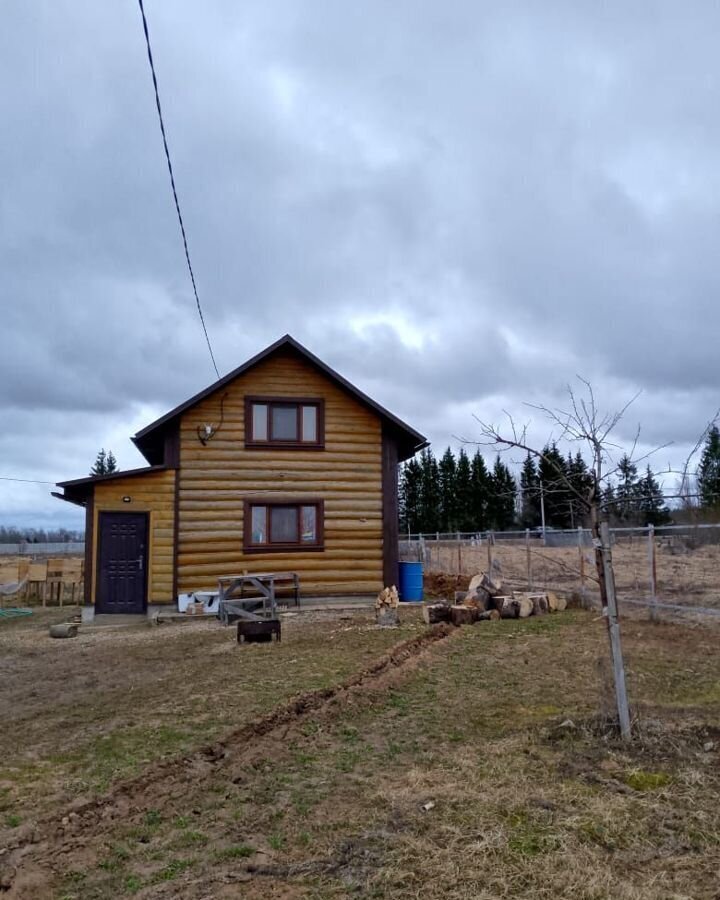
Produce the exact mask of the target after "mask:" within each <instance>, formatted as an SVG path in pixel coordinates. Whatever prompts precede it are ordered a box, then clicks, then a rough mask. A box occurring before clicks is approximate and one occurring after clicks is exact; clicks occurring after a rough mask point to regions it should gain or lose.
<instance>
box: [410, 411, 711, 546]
mask: <svg viewBox="0 0 720 900" xmlns="http://www.w3.org/2000/svg"><path fill="white" fill-rule="evenodd" d="M711 438H712V442H713V447H715V446H716V450H713V454H714V455H712V459H713V460H714V461H715V462H714V464H712V463H711V461H710V460H708V461H707V462H706V463H705V464H703V461H702V460H701V465H700V470H699V472H701V471H705V472H706V474H705V476H704V480H701V478H700V474H699V475H698V483H699V485H707V490H706V493H707V495H708V498H709V497H710V494H711V493H713V492H714V494H713V496H717V497H718V498H720V432H717V429H716V430H715V432H714V433H713V432H710V435H709V437H708V442H709V443H710V441H711ZM704 458H705V456H703V459H704ZM713 479H715V480H714V481H713ZM591 487H592V473H591V472H590V471H589V470H588V467H587V464H586V462H585V460H584V459H583V457H582V454H580V453H576V454H575V455H573V454H568V455H567V456H564V455H563V454H562V453H561V452H560V450H559V449H558V447H557V445H556V444H549V445H547V446H546V447H545V448H544V449H543V452H542V456H541V457H540V458H539V459H536V458H535V457H533V456H531V455H530V454H528V455H527V457H526V458H525V460H524V462H523V464H522V466H521V469H520V472H519V474H518V477H517V478H516V477H515V475H513V473H512V472H511V471H510V469H509V468H508V466H507V465H505V463H504V462H503V461H502V459H501V458H500V456H497V457H496V458H495V460H494V462H493V464H492V467H488V465H487V463H486V462H485V459H484V457H483V456H482V454H481V453H480V451H479V450H477V451H476V452H475V454H474V455H473V456H472V457H470V456H468V454H467V453H466V451H465V450H464V449H462V448H461V449H460V451H459V453H458V454H457V455H455V454H454V453H453V451H452V450H451V449H450V448H449V447H448V448H447V450H445V452H444V453H443V455H442V456H441V457H440V459H439V460H438V459H436V457H435V455H434V454H433V451H432V450H431V449H430V448H428V449H426V450H423V451H422V453H420V454H419V455H418V456H416V457H414V458H413V459H411V460H409V461H408V462H407V463H405V464H404V465H403V466H402V468H401V471H400V483H399V499H400V530H401V533H404V534H418V533H421V534H422V533H427V534H431V533H433V532H444V533H452V532H458V531H460V532H471V531H503V530H508V529H512V528H539V527H541V526H542V524H543V513H544V524H545V527H546V528H577V527H579V526H583V527H586V526H587V525H588V522H587V521H585V518H586V517H585V513H584V511H583V505H582V503H581V501H580V500H579V498H578V497H577V494H581V495H583V496H587V494H588V491H589V490H590V489H591ZM602 500H603V503H604V504H605V505H606V507H607V510H608V515H609V518H610V522H611V524H613V525H616V526H623V525H625V526H644V525H666V524H668V523H669V522H670V521H671V514H670V510H669V509H668V507H667V504H666V502H665V498H664V496H663V492H662V488H661V487H660V484H659V482H658V479H657V477H656V475H655V473H654V472H653V471H652V470H651V468H650V467H649V466H647V467H646V468H645V470H644V471H643V472H642V473H639V472H638V468H637V466H636V465H635V463H633V462H632V460H631V459H630V457H628V456H627V455H625V456H623V457H622V459H621V460H620V462H619V463H618V468H617V475H616V477H615V478H614V479H613V480H611V482H610V483H609V484H608V486H607V487H606V489H605V491H604V492H603V497H602Z"/></svg>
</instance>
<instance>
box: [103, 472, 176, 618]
mask: <svg viewBox="0 0 720 900" xmlns="http://www.w3.org/2000/svg"><path fill="white" fill-rule="evenodd" d="M123 497H130V498H131V500H130V503H124V502H123V499H122V498H123ZM107 511H114V512H148V513H149V514H150V516H149V519H150V521H149V528H150V534H149V536H148V543H149V546H148V566H149V568H148V603H170V602H173V600H174V597H173V549H174V536H175V472H174V471H173V470H172V469H170V470H168V471H166V472H147V473H144V474H142V475H138V476H135V477H132V476H131V477H129V478H117V479H114V480H112V481H100V482H98V483H97V484H96V485H95V501H94V527H93V531H92V533H93V552H92V566H93V573H92V593H91V597H92V598H93V602H95V586H96V584H97V572H96V568H97V540H98V537H97V536H98V533H99V530H98V515H99V513H101V512H107Z"/></svg>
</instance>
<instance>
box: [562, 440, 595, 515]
mask: <svg viewBox="0 0 720 900" xmlns="http://www.w3.org/2000/svg"><path fill="white" fill-rule="evenodd" d="M567 473H568V479H569V481H570V484H571V486H572V487H573V489H574V490H575V491H577V493H578V494H580V495H581V496H582V497H589V496H590V490H591V488H592V485H593V476H592V473H591V472H590V471H589V470H588V467H587V463H586V462H585V460H584V459H583V456H582V454H581V453H580V451H578V452H577V453H576V454H575V456H570V455H568V461H567ZM570 512H571V518H572V521H571V523H570V526H571V528H578V527H580V526H581V525H583V524H584V523H583V519H584V517H585V507H584V505H583V503H582V501H581V500H580V499H579V498H578V497H577V496H576V495H575V494H574V493H572V492H571V493H570Z"/></svg>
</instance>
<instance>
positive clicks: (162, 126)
mask: <svg viewBox="0 0 720 900" xmlns="http://www.w3.org/2000/svg"><path fill="white" fill-rule="evenodd" d="M138 3H139V5H140V14H141V15H142V22H143V31H144V32H145V45H146V46H147V55H148V62H149V63H150V72H151V73H152V80H153V87H154V88H155V104H156V106H157V111H158V119H159V120H160V132H161V134H162V140H163V147H164V148H165V159H166V160H167V166H168V172H169V173H170V185H171V187H172V192H173V197H174V199H175V209H176V211H177V217H178V222H179V223H180V233H181V234H182V241H183V247H184V248H185V259H186V260H187V267H188V272H190V281H191V282H192V289H193V293H194V294H195V303H196V304H197V311H198V315H199V316H200V324H201V325H202V329H203V332H204V334H205V340H206V341H207V346H208V350H209V351H210V359H211V360H212V364H213V368H214V369H215V374H216V375H217V377H218V380H219V379H220V372H219V371H218V367H217V363H216V362H215V354H214V353H213V348H212V344H211V343H210V336H209V334H208V330H207V328H206V326H205V317H204V316H203V311H202V307H201V306H200V298H199V296H198V292H197V286H196V284H195V273H194V272H193V267H192V263H191V262H190V251H189V249H188V242H187V235H186V234H185V223H184V222H183V217H182V213H181V212H180V201H179V200H178V195H177V189H176V187H175V176H174V174H173V167H172V162H171V161H170V150H169V149H168V142H167V135H166V134H165V122H164V120H163V114H162V107H161V106H160V93H159V91H158V82H157V75H156V74H155V63H154V62H153V55H152V49H151V47H150V33H149V32H148V24H147V18H146V17H145V7H144V6H143V0H138Z"/></svg>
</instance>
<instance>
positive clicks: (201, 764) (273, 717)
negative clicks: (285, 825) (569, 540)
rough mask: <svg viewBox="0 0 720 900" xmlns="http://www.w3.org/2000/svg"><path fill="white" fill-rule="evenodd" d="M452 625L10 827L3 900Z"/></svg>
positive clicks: (245, 762) (259, 753)
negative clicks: (187, 751) (188, 750)
mask: <svg viewBox="0 0 720 900" xmlns="http://www.w3.org/2000/svg"><path fill="white" fill-rule="evenodd" d="M452 633H453V629H451V628H450V627H449V626H436V627H434V628H432V629H430V630H428V631H427V632H425V633H423V634H420V635H418V636H417V637H414V638H411V639H409V640H406V641H403V642H401V643H399V644H397V645H396V646H395V647H393V648H392V649H391V650H389V651H388V652H387V653H385V654H383V655H382V656H381V657H380V658H379V659H377V660H376V661H375V662H373V663H372V664H371V665H369V666H367V667H366V668H364V669H363V670H362V671H361V672H359V673H357V674H355V675H352V676H351V677H349V678H347V679H345V680H344V681H343V682H341V683H340V684H338V685H336V686H334V687H328V688H324V689H320V690H315V691H308V692H306V693H304V694H301V695H300V696H297V697H294V698H293V699H291V700H290V701H289V702H287V703H284V704H282V705H280V706H279V707H277V708H276V709H274V710H273V711H272V712H270V713H268V714H267V715H265V716H262V717H259V718H257V719H255V720H253V721H251V722H248V723H247V724H245V725H243V726H241V727H240V728H237V729H235V730H234V731H232V732H230V733H229V734H227V735H226V736H225V737H223V738H222V739H220V740H218V741H215V742H213V743H211V744H207V745H205V746H203V747H202V748H200V749H199V750H198V751H197V752H195V753H193V754H191V755H188V756H184V757H180V758H176V759H165V760H161V761H158V762H157V763H155V764H153V765H151V766H149V767H148V768H147V769H146V770H145V771H144V772H143V773H142V774H141V775H139V776H137V777H135V778H132V779H129V780H126V781H123V782H120V783H118V784H117V785H115V786H114V787H113V789H112V790H111V791H109V792H108V793H107V794H105V795H104V796H101V797H97V798H94V799H92V800H90V801H83V800H81V801H79V802H77V803H74V804H71V805H70V806H69V807H68V808H67V809H65V810H63V812H62V813H60V814H58V815H54V816H51V817H49V818H47V819H45V820H44V821H42V822H39V823H38V824H37V825H33V826H26V827H23V828H19V829H16V833H15V834H14V836H13V840H12V841H11V842H9V843H8V844H7V846H5V847H3V848H2V849H0V854H2V855H0V866H2V868H1V869H0V891H1V892H3V893H4V895H5V896H7V898H8V900H25V898H27V900H30V898H33V900H41V898H44V897H48V898H49V897H52V896H54V894H53V887H52V886H53V882H54V878H55V875H56V873H57V871H58V869H61V868H62V867H63V864H64V862H65V861H66V860H67V858H68V857H72V859H73V864H74V865H75V866H78V865H82V866H89V865H91V864H92V863H93V861H95V860H96V859H97V856H98V853H99V852H100V851H101V849H102V847H103V843H104V840H105V838H106V836H107V834H108V832H110V831H112V829H113V828H114V827H115V826H116V825H117V823H118V821H120V820H122V821H123V822H124V823H128V822H133V821H140V820H141V819H142V818H143V816H145V815H147V813H148V811H150V810H152V811H154V812H156V813H158V814H159V815H162V813H163V810H164V808H165V807H166V806H167V805H168V804H173V803H174V802H176V801H177V800H178V799H179V798H181V797H183V796H184V795H185V794H186V793H187V790H188V786H189V785H192V786H193V789H195V790H197V788H198V786H199V785H200V784H202V783H203V782H209V781H212V782H214V783H217V782H218V781H221V782H222V781H233V779H234V778H235V777H237V775H238V774H239V773H241V772H242V770H243V769H245V768H246V767H248V766H252V765H253V761H254V760H255V759H257V758H264V757H266V756H267V755H268V752H269V750H270V749H271V748H272V747H273V746H274V745H275V744H277V743H278V742H287V740H288V739H289V737H290V736H291V735H292V734H293V733H297V732H298V731H299V729H300V728H301V726H302V724H303V721H304V720H305V719H306V718H307V717H308V716H309V715H312V716H313V717H314V718H316V719H317V718H318V717H323V716H325V715H332V714H333V712H335V711H337V710H340V709H342V707H343V705H344V704H345V703H346V702H347V701H348V700H349V699H350V697H354V698H355V699H356V700H357V699H358V698H362V697H364V696H369V695H370V694H371V693H372V692H373V691H376V690H381V689H383V690H384V689H387V688H388V687H389V686H391V685H393V684H396V683H398V682H400V681H401V680H402V679H403V678H404V677H405V676H406V674H407V670H408V669H409V668H411V667H412V666H413V664H415V663H416V662H417V660H418V659H419V658H420V657H421V655H422V654H423V653H424V652H425V651H426V650H427V649H428V648H430V647H431V646H432V645H433V644H435V643H436V642H437V641H440V640H443V639H445V638H447V637H448V636H449V635H451V634H452Z"/></svg>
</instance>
